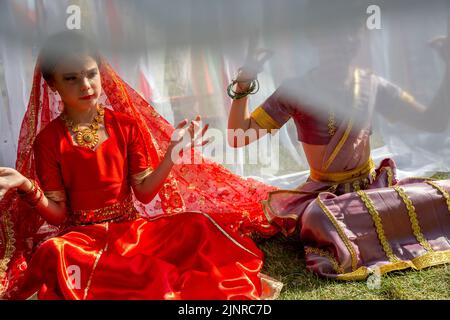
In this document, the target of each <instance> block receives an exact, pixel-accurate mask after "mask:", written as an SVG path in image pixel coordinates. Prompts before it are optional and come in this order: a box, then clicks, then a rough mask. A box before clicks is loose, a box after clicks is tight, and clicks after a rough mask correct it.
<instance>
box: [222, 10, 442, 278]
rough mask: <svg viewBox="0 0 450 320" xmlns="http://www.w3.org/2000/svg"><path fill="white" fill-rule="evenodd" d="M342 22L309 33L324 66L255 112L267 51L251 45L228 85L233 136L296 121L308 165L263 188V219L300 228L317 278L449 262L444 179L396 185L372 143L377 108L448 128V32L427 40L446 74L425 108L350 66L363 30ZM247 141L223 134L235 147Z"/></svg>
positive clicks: (390, 166) (286, 228)
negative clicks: (298, 176) (253, 100)
mask: <svg viewBox="0 0 450 320" xmlns="http://www.w3.org/2000/svg"><path fill="white" fill-rule="evenodd" d="M312 6H313V7H314V2H313V5H312ZM330 6H331V7H332V8H335V9H336V12H338V11H339V8H336V6H332V5H330ZM309 9H311V8H309ZM330 10H332V11H333V9H330ZM308 14H309V11H308ZM332 14H335V11H333V12H332ZM336 14H337V13H336ZM356 14H357V13H356ZM312 16H313V17H314V15H312ZM316 18H318V17H317V16H316ZM311 19H314V18H311ZM335 19H336V20H339V19H338V18H335ZM341 21H345V20H341ZM449 23H450V21H449ZM340 28H342V25H338V26H336V28H334V29H333V34H332V35H331V36H330V37H329V38H325V37H324V36H323V35H321V34H319V36H318V37H314V36H312V37H311V39H310V40H311V41H312V42H313V43H314V44H316V46H317V47H318V49H319V51H318V57H319V65H320V66H319V67H317V68H315V69H313V70H312V71H311V72H309V73H308V74H307V75H306V76H304V77H302V78H297V79H290V80H288V81H285V82H284V83H283V84H282V85H281V86H280V87H279V88H278V89H277V90H276V91H275V92H274V93H273V94H272V95H271V96H270V97H269V98H268V99H267V100H266V101H265V102H264V103H263V104H262V105H260V106H259V107H257V108H256V109H255V110H254V111H253V112H252V113H251V114H249V112H248V109H247V104H248V99H247V96H248V94H251V93H252V92H253V91H254V89H255V88H256V87H257V84H256V82H255V81H256V75H257V73H258V71H260V70H261V69H262V64H263V63H264V61H265V60H266V59H267V55H263V54H262V52H261V51H259V52H257V53H258V56H259V60H258V57H256V56H255V57H254V58H253V57H252V54H253V48H252V46H250V50H249V56H250V58H249V60H248V61H247V63H246V64H245V66H244V67H243V68H241V69H240V72H239V74H238V76H237V79H236V80H235V81H233V83H232V84H231V85H230V87H229V93H230V95H231V96H232V98H233V99H234V100H233V102H232V106H231V111H230V115H229V122H228V129H231V131H229V132H232V131H233V130H236V129H242V130H244V132H246V131H247V132H248V130H254V131H255V132H256V134H253V135H251V134H247V135H246V136H247V137H256V138H257V139H259V138H260V137H262V136H263V135H265V134H266V133H267V132H268V131H269V132H276V131H277V130H278V129H280V128H281V127H282V126H283V125H284V124H285V123H286V122H287V121H288V120H289V119H291V118H292V119H293V120H294V122H295V125H296V128H297V136H298V140H299V141H300V142H301V143H302V146H303V149H304V151H305V155H306V157H307V160H308V163H309V166H310V176H309V178H308V180H307V181H306V182H305V183H304V184H302V185H300V186H299V187H298V188H296V189H295V190H277V191H273V192H270V193H269V196H268V198H267V199H266V200H265V201H263V206H264V210H265V213H266V216H267V218H268V220H269V221H271V223H272V224H273V225H276V226H278V227H279V228H280V229H281V231H282V232H283V233H284V234H286V235H290V234H292V233H293V232H294V231H295V230H297V229H298V230H299V233H300V239H301V240H302V243H303V244H304V245H305V255H306V263H307V267H308V268H309V269H310V270H312V271H314V272H316V273H318V274H320V275H322V276H327V277H332V278H338V279H345V280H350V279H364V278H366V277H367V276H368V275H369V274H370V273H371V272H373V270H374V269H375V268H379V270H380V272H381V273H385V272H388V271H393V270H401V269H405V268H413V269H422V268H425V267H429V266H433V265H438V264H442V263H447V262H450V196H449V191H450V181H432V180H431V179H419V178H414V179H412V178H410V179H405V180H402V181H397V179H396V169H395V164H394V161H393V160H391V159H385V160H383V161H382V162H381V163H380V164H379V165H378V167H376V166H375V164H374V162H373V161H372V159H371V157H370V145H369V138H370V134H371V118H372V114H373V112H374V110H376V111H378V112H380V113H382V114H383V115H384V116H386V118H388V119H389V120H390V121H399V120H401V119H402V118H405V117H406V118H408V119H409V123H410V124H413V125H414V126H416V127H425V126H426V125H427V123H428V124H429V123H431V125H432V127H430V126H428V127H425V129H427V130H431V131H438V130H441V129H443V128H445V127H446V126H447V125H448V118H449V112H450V107H449V106H448V101H449V99H448V92H447V91H448V88H449V87H450V81H449V65H450V44H449V41H448V38H447V37H441V38H439V39H436V40H435V41H434V42H433V45H434V46H435V48H437V49H438V50H439V53H440V55H441V57H442V58H443V60H444V62H445V64H446V71H445V76H444V80H443V82H442V84H441V87H440V89H439V91H438V93H437V95H436V97H435V99H434V101H433V103H432V105H431V106H430V107H429V108H426V107H424V106H423V105H421V104H420V103H418V102H417V101H416V100H415V99H414V98H413V97H412V96H411V95H410V94H408V93H407V92H405V91H403V90H402V89H400V88H399V87H397V86H396V85H394V84H392V83H390V82H389V81H387V80H385V79H383V78H381V77H379V76H377V75H375V74H373V73H372V72H370V71H367V70H363V69H360V68H355V67H349V65H350V59H351V58H352V57H353V55H354V54H355V53H356V50H357V48H358V45H359V39H358V36H360V35H355V33H354V31H353V30H358V29H359V27H358V26H357V25H355V24H353V25H349V26H348V29H347V30H344V31H342V29H340ZM449 28H450V26H449ZM448 34H449V35H450V29H449V33H448ZM321 41H323V42H322V43H319V42H321ZM311 92H315V93H316V95H314V94H313V95H311ZM338 106H344V107H345V111H342V109H343V108H339V107H338ZM424 117H427V119H428V121H425V119H424ZM239 141H240V142H239ZM251 142H252V140H251V139H249V138H246V140H245V139H237V138H236V136H235V135H234V136H229V143H230V144H231V145H232V146H233V147H241V146H243V145H246V144H248V143H251Z"/></svg>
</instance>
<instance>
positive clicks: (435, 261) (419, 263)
mask: <svg viewBox="0 0 450 320" xmlns="http://www.w3.org/2000/svg"><path fill="white" fill-rule="evenodd" d="M448 262H450V250H447V251H434V252H427V253H425V254H423V255H421V256H419V257H416V258H414V259H412V260H411V261H397V262H393V263H388V264H384V265H381V266H379V268H380V274H382V275H383V274H385V273H388V272H392V271H398V270H405V269H408V268H412V269H413V270H422V269H424V268H428V267H432V266H436V265H440V264H444V263H448ZM369 274H370V270H369V268H367V267H365V266H363V267H360V268H358V270H356V271H354V272H349V273H344V274H338V275H337V277H336V278H337V279H338V280H364V279H366V278H367V277H368V276H369Z"/></svg>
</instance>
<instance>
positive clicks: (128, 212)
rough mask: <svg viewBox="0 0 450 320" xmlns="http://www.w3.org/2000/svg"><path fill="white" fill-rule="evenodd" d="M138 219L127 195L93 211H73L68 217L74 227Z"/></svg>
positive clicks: (129, 196) (130, 197) (136, 212)
mask: <svg viewBox="0 0 450 320" xmlns="http://www.w3.org/2000/svg"><path fill="white" fill-rule="evenodd" d="M138 217H139V213H138V211H137V210H136V208H135V207H134V204H133V198H132V196H131V194H130V195H128V197H127V198H125V199H124V200H123V201H121V202H117V203H115V204H113V205H110V206H107V207H103V208H100V209H95V210H75V211H73V212H72V214H71V216H70V220H71V222H72V224H74V225H85V224H93V223H101V222H105V221H114V222H121V221H130V220H134V219H136V218H138Z"/></svg>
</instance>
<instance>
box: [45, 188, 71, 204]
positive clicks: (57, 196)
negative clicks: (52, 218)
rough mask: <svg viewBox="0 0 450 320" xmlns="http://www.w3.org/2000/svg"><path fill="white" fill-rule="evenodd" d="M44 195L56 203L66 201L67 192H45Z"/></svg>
mask: <svg viewBox="0 0 450 320" xmlns="http://www.w3.org/2000/svg"><path fill="white" fill-rule="evenodd" d="M44 195H45V196H46V197H47V198H48V199H50V200H53V201H55V202H62V201H66V192H65V191H63V190H59V191H45V192H44Z"/></svg>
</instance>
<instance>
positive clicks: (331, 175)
mask: <svg viewBox="0 0 450 320" xmlns="http://www.w3.org/2000/svg"><path fill="white" fill-rule="evenodd" d="M373 170H375V163H374V162H373V160H372V158H369V160H367V162H366V163H364V164H363V165H361V166H359V167H357V168H355V169H353V170H349V171H342V172H322V171H319V170H315V169H313V168H311V169H310V177H311V179H312V180H314V181H322V182H345V181H348V180H352V179H356V178H359V177H361V176H366V175H368V174H369V173H370V172H372V171H373Z"/></svg>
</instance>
